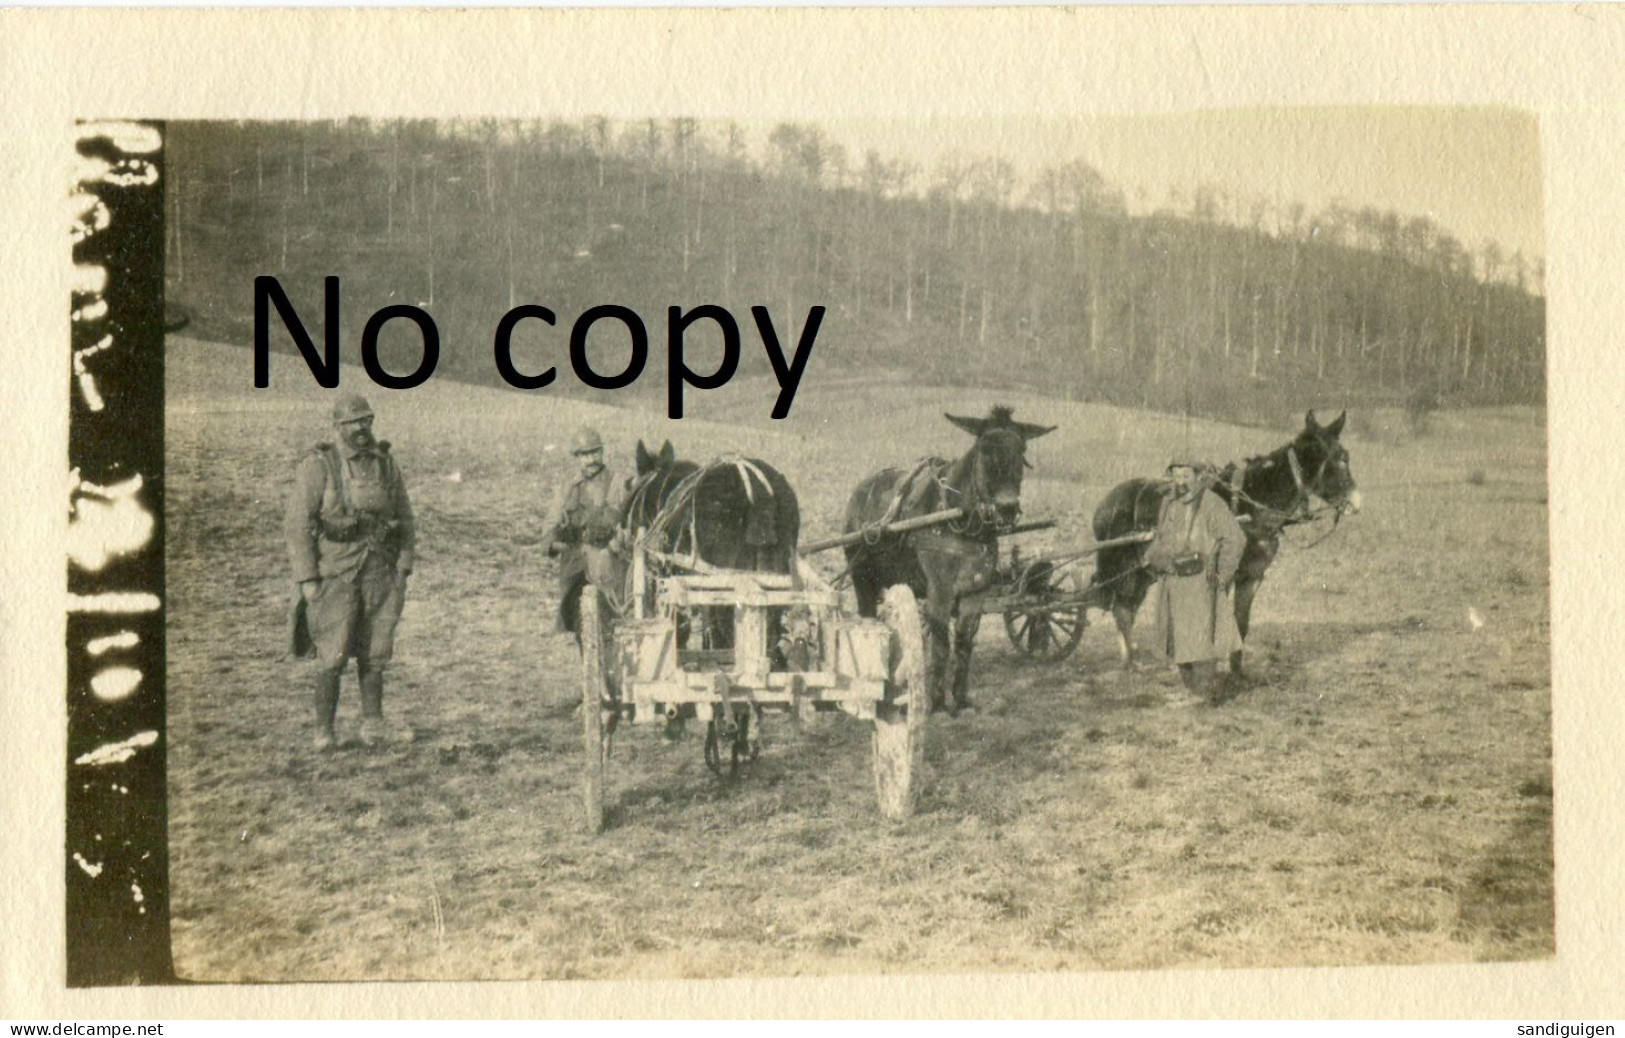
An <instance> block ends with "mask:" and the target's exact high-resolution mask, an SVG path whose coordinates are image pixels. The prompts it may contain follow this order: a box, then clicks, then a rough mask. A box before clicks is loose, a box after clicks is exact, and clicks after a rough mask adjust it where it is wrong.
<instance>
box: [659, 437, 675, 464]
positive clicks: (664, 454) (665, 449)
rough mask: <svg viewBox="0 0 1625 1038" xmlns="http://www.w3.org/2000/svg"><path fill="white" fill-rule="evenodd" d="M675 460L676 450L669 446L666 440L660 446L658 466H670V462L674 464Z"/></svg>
mask: <svg viewBox="0 0 1625 1038" xmlns="http://www.w3.org/2000/svg"><path fill="white" fill-rule="evenodd" d="M676 460H677V448H675V447H673V446H672V445H671V441H670V440H667V441H666V442H665V443H663V444H661V445H660V464H661V465H662V466H665V465H670V464H671V463H672V462H674V461H676Z"/></svg>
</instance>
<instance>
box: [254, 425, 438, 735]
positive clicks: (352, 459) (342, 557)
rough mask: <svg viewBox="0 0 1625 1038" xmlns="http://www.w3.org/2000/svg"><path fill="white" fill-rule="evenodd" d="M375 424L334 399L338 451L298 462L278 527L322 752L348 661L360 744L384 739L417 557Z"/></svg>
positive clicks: (396, 474)
mask: <svg viewBox="0 0 1625 1038" xmlns="http://www.w3.org/2000/svg"><path fill="white" fill-rule="evenodd" d="M372 423H373V412H372V408H371V407H370V406H368V404H367V401H366V400H364V399H363V398H361V397H360V396H356V395H354V394H349V395H346V396H343V397H341V398H340V399H339V401H338V403H336V404H335V405H334V407H333V426H334V429H335V430H336V431H337V433H338V437H337V442H335V443H320V444H317V445H316V447H315V448H314V449H312V450H310V451H309V452H307V453H306V454H305V456H304V457H303V458H302V459H300V462H299V467H298V469H297V470H296V471H295V473H294V480H293V486H292V488H291V489H290V491H289V493H288V499H287V510H286V513H285V515H284V521H283V534H284V536H285V538H286V540H287V542H288V559H289V561H290V562H291V564H292V566H293V579H294V582H295V583H296V584H297V585H298V586H299V597H298V599H297V600H296V602H295V604H294V622H293V631H294V639H293V640H294V646H293V647H294V653H295V655H297V656H303V655H314V656H315V658H316V661H317V672H316V691H315V714H316V737H315V745H316V748H317V749H318V750H328V749H332V748H333V746H334V745H335V738H334V733H333V721H334V716H335V714H336V713H337V711H338V702H339V683H340V678H341V676H342V675H343V673H344V669H345V665H346V664H347V663H348V662H349V661H350V660H351V659H354V660H355V662H356V674H357V678H358V680H359V683H360V686H361V741H362V743H364V744H366V745H369V746H370V745H374V744H376V743H378V742H380V741H382V740H383V739H384V737H385V731H384V725H383V718H384V669H385V667H386V666H387V665H388V664H389V660H390V658H391V656H392V655H393V654H394V648H395V625H396V623H397V622H398V621H399V620H400V617H401V607H402V605H403V603H404V602H405V600H406V581H407V577H409V576H410V575H411V573H412V565H413V562H414V558H415V551H416V542H417V532H416V525H415V523H414V521H413V518H412V504H411V502H410V501H409V500H408V498H407V495H406V481H405V480H404V479H403V478H402V476H401V470H400V467H399V466H398V465H397V464H396V463H395V458H394V455H392V454H391V453H390V449H389V443H388V442H387V441H383V440H378V439H375V438H374V437H373V432H372Z"/></svg>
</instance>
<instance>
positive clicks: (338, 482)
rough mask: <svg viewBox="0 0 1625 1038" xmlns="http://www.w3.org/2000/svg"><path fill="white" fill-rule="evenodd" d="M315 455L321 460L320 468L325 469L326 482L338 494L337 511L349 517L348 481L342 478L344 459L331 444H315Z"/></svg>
mask: <svg viewBox="0 0 1625 1038" xmlns="http://www.w3.org/2000/svg"><path fill="white" fill-rule="evenodd" d="M316 454H317V456H319V457H320V458H321V459H322V467H323V468H325V469H327V481H328V482H329V483H331V484H333V489H334V490H335V491H336V492H337V493H338V498H339V510H340V511H341V512H343V513H344V514H345V515H349V514H350V488H349V480H348V479H346V478H345V476H344V459H343V458H341V457H339V451H338V448H337V447H335V446H333V445H332V444H331V443H322V444H317V446H316Z"/></svg>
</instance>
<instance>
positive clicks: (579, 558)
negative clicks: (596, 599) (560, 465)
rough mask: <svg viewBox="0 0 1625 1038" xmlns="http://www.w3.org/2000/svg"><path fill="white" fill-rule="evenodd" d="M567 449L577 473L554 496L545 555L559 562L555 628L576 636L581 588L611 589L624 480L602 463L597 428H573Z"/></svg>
mask: <svg viewBox="0 0 1625 1038" xmlns="http://www.w3.org/2000/svg"><path fill="white" fill-rule="evenodd" d="M570 453H571V455H573V456H574V458H575V461H576V466H577V471H576V474H575V476H573V477H572V478H571V480H570V482H569V483H567V484H566V485H565V487H564V489H563V491H562V492H561V493H560V494H559V499H558V505H557V507H556V508H555V509H554V520H553V525H552V527H551V529H550V530H549V531H548V534H547V541H546V543H547V545H548V549H547V553H548V555H549V556H551V557H556V558H558V560H559V564H558V565H559V569H558V587H559V608H558V616H557V630H559V631H561V632H562V631H568V632H572V633H577V634H579V632H580V629H581V619H580V618H581V592H582V589H583V588H585V587H586V586H587V585H588V584H592V585H593V586H595V587H601V588H607V589H609V590H610V592H611V594H612V595H613V594H614V593H615V589H614V587H613V586H612V581H613V578H614V574H615V565H614V561H613V559H612V558H611V556H610V549H611V546H612V543H613V542H614V540H615V535H616V529H617V524H618V523H619V521H620V517H621V512H622V510H623V509H624V508H625V506H626V481H625V480H624V479H616V478H615V474H614V473H613V472H612V471H611V470H610V468H609V466H608V465H607V464H606V463H605V461H604V440H603V437H601V436H599V435H598V431H597V430H596V429H591V428H585V427H584V428H582V429H580V430H579V431H577V432H576V434H575V437H574V438H573V439H572V440H571V443H570Z"/></svg>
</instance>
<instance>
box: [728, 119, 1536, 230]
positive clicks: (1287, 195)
mask: <svg viewBox="0 0 1625 1038" xmlns="http://www.w3.org/2000/svg"><path fill="white" fill-rule="evenodd" d="M819 124H820V125H821V126H823V127H824V128H825V130H826V131H828V133H829V134H830V135H831V136H832V137H833V138H834V139H836V140H838V141H840V142H841V143H843V144H844V145H845V146H846V148H847V150H848V153H849V157H850V161H851V162H852V163H853V164H854V165H857V164H860V163H861V162H862V158H863V154H864V152H865V151H866V150H868V149H870V148H873V149H875V150H877V151H878V152H880V154H881V155H882V156H884V157H887V158H905V159H908V160H910V161H913V162H916V163H919V164H920V165H921V166H922V167H923V168H924V169H925V170H926V171H929V170H930V169H931V168H932V167H933V166H934V165H935V164H936V162H937V160H938V159H940V158H941V157H943V156H945V155H948V154H951V153H956V152H957V153H958V154H961V155H965V156H979V155H991V156H1001V157H1004V158H1007V159H1009V160H1010V161H1011V162H1012V163H1013V164H1014V165H1015V166H1016V169H1017V170H1018V172H1019V173H1020V174H1021V176H1022V179H1023V181H1024V183H1025V184H1030V183H1031V180H1032V177H1033V174H1034V173H1035V172H1036V171H1038V170H1040V169H1042V168H1043V167H1045V166H1048V165H1055V164H1059V163H1062V162H1066V161H1069V160H1071V159H1078V158H1081V159H1083V160H1085V161H1087V162H1089V163H1090V164H1091V165H1093V166H1094V167H1095V168H1096V169H1098V170H1100V172H1101V173H1102V174H1103V175H1104V176H1105V177H1106V179H1107V180H1108V181H1110V182H1111V183H1112V184H1114V185H1115V186H1117V187H1118V188H1120V189H1122V190H1123V192H1124V194H1125V195H1126V196H1127V199H1128V202H1129V207H1130V209H1131V211H1135V212H1144V211H1149V210H1151V209H1156V208H1159V207H1161V206H1163V205H1165V204H1166V203H1167V201H1168V197H1169V192H1170V190H1178V191H1180V192H1181V193H1182V194H1183V195H1184V197H1185V198H1186V199H1188V198H1189V196H1190V192H1191V190H1192V189H1193V188H1195V187H1197V186H1199V185H1201V184H1211V185H1213V186H1215V187H1218V188H1220V189H1222V190H1224V191H1225V192H1226V193H1228V194H1230V195H1232V196H1235V197H1238V198H1248V199H1253V198H1259V199H1264V200H1268V201H1270V202H1272V203H1274V204H1278V205H1281V206H1286V205H1290V204H1291V203H1293V202H1302V203H1303V204H1304V205H1305V206H1306V207H1307V208H1308V210H1309V211H1310V212H1314V211H1316V210H1318V209H1320V208H1322V207H1324V206H1326V205H1327V204H1329V203H1331V202H1333V201H1335V200H1342V201H1344V202H1345V203H1347V204H1349V205H1352V206H1354V207H1355V208H1358V207H1360V206H1365V205H1370V206H1374V207H1376V208H1379V209H1392V210H1396V211H1398V212H1400V213H1402V214H1404V215H1406V216H1419V215H1428V216H1431V217H1432V218H1433V219H1434V220H1435V221H1436V222H1437V223H1439V224H1440V225H1441V226H1443V227H1444V228H1445V229H1446V230H1448V231H1449V232H1450V233H1451V234H1453V235H1455V236H1456V237H1457V238H1458V239H1460V240H1461V242H1462V243H1463V244H1464V245H1466V246H1468V247H1469V248H1470V249H1472V250H1474V251H1475V252H1476V251H1479V250H1480V249H1482V247H1483V245H1484V243H1485V242H1486V241H1491V240H1493V241H1495V242H1497V243H1498V244H1499V245H1500V246H1501V247H1502V248H1503V250H1504V251H1505V252H1506V253H1508V254H1511V253H1512V252H1513V251H1521V252H1522V253H1523V254H1524V256H1525V257H1526V258H1528V259H1530V260H1531V261H1532V260H1535V259H1538V258H1541V257H1544V256H1545V253H1546V248H1545V233H1544V229H1543V220H1542V204H1541V203H1542V188H1541V160H1540V142H1539V130H1538V124H1537V122H1536V120H1535V118H1534V117H1533V116H1532V115H1528V114H1524V113H1520V112H1516V111H1512V110H1510V109H1493V108H1405V107H1398V106H1393V107H1377V106H1371V107H1361V108H1280V109H1234V110H1215V111H1206V112H1196V113H1190V114H1177V115H1151V116H1078V117H1055V116H1009V117H978V118H974V119H966V118H959V117H954V118H936V119H934V118H930V117H922V116H918V115H914V116H910V117H908V118H907V119H895V120H880V119H863V120H841V119H827V120H820V122H819ZM752 130H753V136H765V129H763V130H758V128H756V127H754V126H753V127H752ZM1186 204H1188V202H1187V203H1186Z"/></svg>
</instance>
